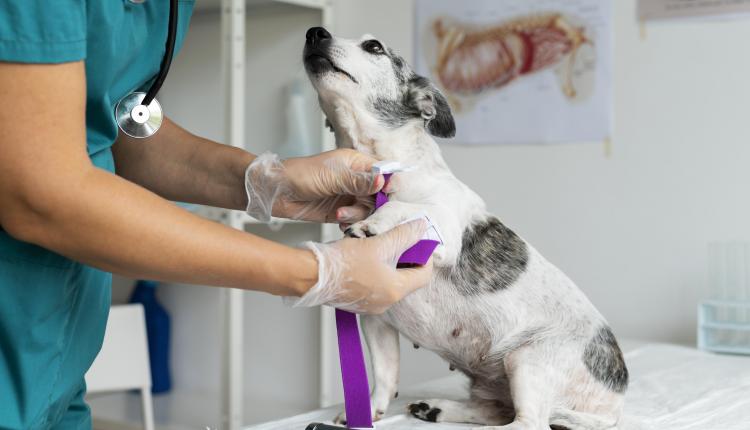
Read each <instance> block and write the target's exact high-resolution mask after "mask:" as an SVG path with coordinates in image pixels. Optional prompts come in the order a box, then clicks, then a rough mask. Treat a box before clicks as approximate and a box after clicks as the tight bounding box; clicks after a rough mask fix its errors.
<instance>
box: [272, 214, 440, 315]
mask: <svg viewBox="0 0 750 430" xmlns="http://www.w3.org/2000/svg"><path fill="white" fill-rule="evenodd" d="M426 229H427V223H426V222H425V221H424V220H416V221H412V222H409V223H406V224H402V225H400V226H397V227H396V228H394V229H393V230H391V231H388V232H386V233H383V234H381V235H378V236H374V237H369V238H365V239H356V238H345V239H341V240H339V241H337V242H332V243H328V244H323V243H314V242H306V243H305V246H306V247H307V248H309V249H310V250H312V251H313V253H315V257H316V258H317V260H318V282H317V283H316V284H315V285H314V286H313V287H312V288H310V289H309V290H308V291H307V293H305V294H304V295H303V296H302V297H301V298H289V297H288V298H286V300H287V303H289V304H292V305H293V306H317V305H329V306H333V307H336V308H340V309H344V310H347V311H351V312H356V313H368V314H380V313H383V312H385V311H386V310H387V309H388V308H389V307H390V306H391V305H393V304H394V303H396V302H397V301H399V300H401V299H402V298H404V297H405V296H407V295H408V294H410V293H411V292H413V291H414V290H417V289H419V288H422V287H424V286H426V285H427V284H428V283H429V282H430V276H431V274H432V260H430V261H429V262H428V263H427V265H425V266H422V267H416V268H408V269H396V263H397V262H398V258H399V257H400V256H401V254H403V252H404V251H405V250H407V249H409V248H410V247H411V246H412V245H414V244H415V243H417V242H418V241H419V240H420V239H421V237H422V235H423V234H424V233H425V231H426Z"/></svg>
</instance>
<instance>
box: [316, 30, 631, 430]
mask: <svg viewBox="0 0 750 430" xmlns="http://www.w3.org/2000/svg"><path fill="white" fill-rule="evenodd" d="M369 38H371V36H364V37H363V38H362V39H360V40H345V39H340V38H335V39H333V41H332V42H331V52H332V59H333V60H334V61H335V64H336V65H337V66H338V67H340V68H341V69H343V70H345V71H346V72H348V73H349V74H350V75H351V76H353V77H354V78H355V79H356V81H357V82H356V83H355V82H353V81H352V80H351V79H349V78H347V77H345V76H343V75H342V74H340V73H337V72H335V71H329V72H325V73H322V74H320V73H318V74H315V73H311V76H310V77H311V80H312V83H313V85H314V86H315V88H316V90H317V91H318V94H319V100H320V105H321V107H322V109H323V111H324V112H325V114H326V116H327V118H328V120H329V121H330V123H331V125H332V127H333V129H334V130H335V135H336V143H337V145H338V146H339V147H348V148H354V149H357V150H359V151H362V152H364V153H367V154H371V155H373V156H374V157H376V158H378V159H384V160H396V161H401V162H403V163H404V164H408V165H416V166H417V169H415V170H414V171H411V172H407V173H400V174H397V175H395V176H394V184H393V186H394V188H395V191H394V192H393V193H392V194H391V195H390V196H389V199H390V201H389V203H387V204H386V205H384V206H383V207H382V208H380V209H379V210H378V211H376V212H375V213H374V214H372V216H370V217H369V218H368V219H366V220H364V221H361V222H359V223H357V224H355V225H353V226H352V232H353V233H355V234H361V233H363V232H365V231H368V232H369V233H373V234H379V233H382V232H385V231H387V230H389V229H391V228H393V227H394V226H396V225H398V224H400V223H401V222H402V221H403V220H406V219H408V218H411V217H413V216H414V215H415V214H418V213H420V212H425V213H426V214H427V215H428V216H429V217H430V219H431V220H432V221H433V222H435V224H437V225H438V226H439V228H440V231H441V232H442V234H443V239H444V241H445V245H444V246H443V247H441V248H440V249H439V251H438V252H437V253H436V255H435V256H434V263H435V267H436V276H435V277H434V279H433V281H432V283H431V284H430V285H429V286H428V287H426V288H424V289H421V290H418V291H417V292H415V293H413V294H412V295H410V296H408V297H406V298H404V299H403V300H402V301H401V302H399V303H397V304H396V305H394V306H393V307H392V308H391V309H390V310H389V311H387V312H386V313H385V314H383V315H380V316H365V317H363V318H362V322H363V330H364V332H365V336H366V340H367V344H368V346H369V349H370V353H371V355H372V361H373V370H374V373H373V374H374V382H375V383H374V389H373V392H372V406H373V414H374V419H379V418H380V417H381V416H382V414H383V413H385V411H386V409H387V407H388V403H389V401H390V399H392V398H393V396H394V395H395V393H396V389H397V384H398V360H399V354H398V333H399V332H400V333H401V334H403V335H404V336H406V337H407V338H409V339H410V340H411V341H412V342H414V343H416V344H419V345H420V346H422V347H425V348H428V349H430V350H432V351H434V352H436V353H437V354H439V355H441V356H442V357H444V358H446V359H447V360H450V361H451V362H452V363H453V364H454V365H456V366H457V367H459V368H471V369H472V370H473V371H475V374H476V375H479V376H477V377H476V378H475V380H474V381H472V383H473V385H472V393H471V394H472V397H471V399H470V400H468V401H467V402H452V401H447V400H440V399H437V400H429V401H427V402H425V403H427V404H428V405H430V407H431V408H435V407H437V408H440V409H441V410H442V412H441V413H440V415H438V418H437V420H438V421H453V422H471V423H476V424H481V425H488V426H498V427H487V428H501V429H506V430H510V429H512V430H522V429H523V430H531V429H534V430H541V429H548V428H549V425H550V424H556V423H557V424H559V425H565V424H566V423H567V424H568V425H572V424H571V423H574V425H576V426H578V427H576V428H582V429H592V430H594V429H606V428H614V426H615V425H616V422H617V421H618V419H619V416H620V411H621V408H622V395H621V394H617V393H614V392H612V391H610V390H609V389H607V388H606V387H604V386H603V385H602V384H601V383H599V382H598V381H597V380H595V379H594V378H593V377H592V375H591V374H590V372H589V371H588V370H587V369H586V367H585V366H584V364H583V362H582V359H581V356H582V352H583V349H584V347H585V345H586V344H587V342H588V341H589V340H590V339H591V338H592V336H594V334H595V332H596V330H597V328H598V327H600V326H601V325H602V324H603V323H604V318H603V317H602V316H601V315H600V314H599V312H597V310H596V309H595V308H594V306H593V305H592V304H591V303H590V302H589V301H588V299H586V297H585V296H584V295H583V293H582V292H581V291H580V290H579V289H578V288H577V287H576V286H575V284H574V283H573V282H572V281H571V280H570V279H569V278H568V277H567V276H565V274H563V273H562V272H561V271H560V270H559V269H558V268H557V267H555V266H554V265H552V264H551V263H549V262H548V261H547V260H545V259H544V258H543V257H542V256H541V255H540V254H539V253H538V252H537V251H536V250H535V249H534V248H533V247H531V246H530V245H529V246H528V252H529V257H528V263H527V266H526V269H525V271H524V272H523V273H522V274H521V276H520V277H519V278H518V279H516V281H515V282H514V284H512V285H511V286H510V287H508V288H506V289H504V290H502V291H499V292H494V293H486V294H482V295H465V294H464V295H462V294H460V293H459V292H458V291H457V289H456V287H455V286H454V285H452V284H451V282H450V280H449V278H447V277H441V276H439V272H440V270H441V269H445V268H450V267H452V266H453V265H454V264H455V263H456V259H457V257H458V256H459V254H460V252H461V243H462V242H461V241H462V235H463V233H464V231H465V230H466V229H467V227H468V226H470V225H471V224H472V223H473V222H475V221H479V220H483V219H486V218H487V216H488V214H487V212H486V209H485V204H484V202H483V201H482V199H481V198H480V197H479V196H478V195H477V194H476V193H474V192H473V191H472V190H470V189H469V188H468V187H467V186H466V185H464V184H463V183H462V182H461V181H459V180H458V179H457V178H456V177H455V176H454V175H453V174H452V173H451V171H450V170H449V168H448V166H447V164H446V163H445V161H444V160H443V158H442V156H441V153H440V149H439V147H438V146H437V144H436V143H435V141H434V140H433V139H432V137H431V136H430V135H429V134H428V133H427V132H426V130H425V124H424V121H423V120H422V119H420V118H416V119H414V120H413V121H409V122H407V123H406V124H403V125H402V126H399V127H397V128H389V127H387V126H385V125H384V124H382V123H381V121H379V119H378V117H377V115H376V113H374V112H372V108H371V104H370V101H371V100H372V98H373V97H376V96H389V97H390V96H393V95H394V94H396V93H398V92H399V91H403V88H400V87H399V83H398V82H396V81H395V80H396V78H395V74H394V72H393V71H392V67H391V65H390V63H388V59H387V58H375V59H373V58H370V57H371V56H368V55H367V53H363V51H362V49H361V48H360V43H361V42H362V41H363V40H367V39H369ZM491 269H492V268H489V267H488V268H487V270H491ZM540 327H541V328H542V330H536V331H534V332H533V334H529V332H528V330H530V328H540ZM456 332H458V333H459V334H458V335H455V333H456ZM527 335H529V336H533V339H525V338H524V336H527ZM512 345H519V346H517V347H516V348H515V349H513V350H510V351H509V352H508V353H507V354H505V355H503V354H504V353H503V351H506V350H507V348H509V347H510V346H512ZM498 357H501V358H499V359H498ZM340 418H343V416H342V417H340Z"/></svg>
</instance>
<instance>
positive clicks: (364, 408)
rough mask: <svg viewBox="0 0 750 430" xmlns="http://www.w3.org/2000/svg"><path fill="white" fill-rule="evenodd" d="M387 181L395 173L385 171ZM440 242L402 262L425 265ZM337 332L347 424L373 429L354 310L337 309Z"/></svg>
mask: <svg viewBox="0 0 750 430" xmlns="http://www.w3.org/2000/svg"><path fill="white" fill-rule="evenodd" d="M383 177H385V183H386V184H387V183H388V181H389V180H390V179H391V174H390V173H386V174H383ZM387 202H388V196H387V195H386V194H385V193H384V192H382V191H380V192H378V193H377V194H376V195H375V208H376V209H377V208H379V207H381V206H383V205H384V204H386V203H387ZM438 244H440V242H438V241H436V240H427V239H425V240H420V241H419V242H417V243H416V244H415V245H414V246H412V247H411V248H409V249H407V250H406V251H404V253H403V254H401V257H399V259H398V262H399V263H401V264H417V265H423V264H425V263H427V261H428V260H429V259H430V256H431V255H432V252H433V251H434V250H435V248H436V247H437V246H438ZM336 332H337V335H338V340H339V362H340V363H341V379H342V381H343V383H344V409H345V410H346V426H347V427H348V428H350V429H369V428H373V427H372V409H371V408H370V386H369V384H368V382H367V370H366V369H365V356H364V353H363V352H362V341H361V340H360V337H359V326H358V325H357V316H356V315H354V314H353V313H351V312H347V311H342V310H340V309H336Z"/></svg>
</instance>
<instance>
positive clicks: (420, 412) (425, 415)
mask: <svg viewBox="0 0 750 430" xmlns="http://www.w3.org/2000/svg"><path fill="white" fill-rule="evenodd" d="M408 409H409V413H410V414H412V415H413V416H414V417H416V418H419V419H420V420H422V421H429V422H433V423H434V422H437V417H438V415H440V412H443V410H442V409H440V408H431V407H430V405H428V404H427V403H425V402H419V403H412V404H410V405H409V406H408Z"/></svg>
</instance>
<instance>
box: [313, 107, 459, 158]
mask: <svg viewBox="0 0 750 430" xmlns="http://www.w3.org/2000/svg"><path fill="white" fill-rule="evenodd" d="M325 110H326V111H329V112H327V114H328V118H329V121H330V122H331V123H332V126H333V130H334V134H335V136H336V146H337V147H339V148H353V149H356V150H358V151H360V152H363V153H365V154H368V155H372V156H373V157H375V158H377V159H379V160H393V161H400V162H402V163H404V164H405V165H410V166H415V167H418V166H423V167H426V168H429V169H434V170H443V169H445V170H447V169H448V167H447V164H446V163H445V161H444V160H443V157H442V155H441V154H440V149H439V147H438V146H437V143H435V140H434V139H433V138H432V136H430V135H429V133H427V131H426V130H425V127H424V125H423V124H421V123H420V122H419V121H412V122H408V123H406V124H404V125H402V126H401V127H398V128H388V127H387V126H385V125H383V124H382V123H381V122H380V121H379V120H378V119H377V118H375V117H374V116H373V115H372V114H370V113H369V112H367V111H366V110H364V109H356V108H353V107H352V106H344V105H337V106H336V107H333V109H325ZM434 170H433V171H434Z"/></svg>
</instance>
